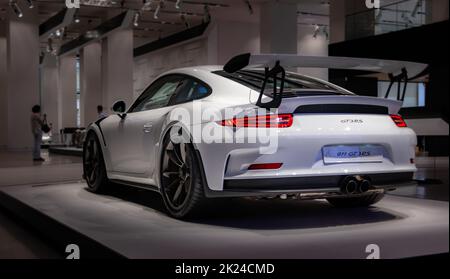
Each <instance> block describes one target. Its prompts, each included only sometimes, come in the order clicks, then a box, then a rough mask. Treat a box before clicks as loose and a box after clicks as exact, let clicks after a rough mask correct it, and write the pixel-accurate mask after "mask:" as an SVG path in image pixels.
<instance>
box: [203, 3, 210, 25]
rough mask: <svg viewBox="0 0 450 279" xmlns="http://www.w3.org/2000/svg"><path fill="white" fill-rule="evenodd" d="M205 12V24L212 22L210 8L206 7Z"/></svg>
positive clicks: (204, 7)
mask: <svg viewBox="0 0 450 279" xmlns="http://www.w3.org/2000/svg"><path fill="white" fill-rule="evenodd" d="M203 12H204V14H205V15H204V18H203V20H204V22H210V21H211V14H210V13H209V6H208V5H205V6H203Z"/></svg>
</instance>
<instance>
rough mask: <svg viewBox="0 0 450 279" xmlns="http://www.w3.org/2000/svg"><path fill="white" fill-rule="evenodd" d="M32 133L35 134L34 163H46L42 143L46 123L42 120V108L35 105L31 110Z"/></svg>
mask: <svg viewBox="0 0 450 279" xmlns="http://www.w3.org/2000/svg"><path fill="white" fill-rule="evenodd" d="M31 111H32V114H31V133H32V134H33V161H38V162H43V161H45V160H44V159H43V158H42V157H41V142H42V124H44V122H43V121H42V118H41V106H39V105H35V106H33V108H32V109H31Z"/></svg>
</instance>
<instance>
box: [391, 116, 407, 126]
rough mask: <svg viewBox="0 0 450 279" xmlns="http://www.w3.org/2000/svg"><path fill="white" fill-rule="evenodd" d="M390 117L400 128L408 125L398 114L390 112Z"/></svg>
mask: <svg viewBox="0 0 450 279" xmlns="http://www.w3.org/2000/svg"><path fill="white" fill-rule="evenodd" d="M391 118H392V120H393V121H394V123H395V125H397V127H400V128H404V127H408V125H406V122H405V120H403V117H401V116H400V115H397V114H391Z"/></svg>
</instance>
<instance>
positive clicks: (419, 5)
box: [411, 0, 422, 17]
mask: <svg viewBox="0 0 450 279" xmlns="http://www.w3.org/2000/svg"><path fill="white" fill-rule="evenodd" d="M421 8H422V0H417V3H416V5H415V6H414V9H413V10H412V12H411V16H412V17H416V15H417V13H418V12H419V9H421Z"/></svg>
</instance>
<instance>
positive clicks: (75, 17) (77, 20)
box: [73, 10, 80, 23]
mask: <svg viewBox="0 0 450 279" xmlns="http://www.w3.org/2000/svg"><path fill="white" fill-rule="evenodd" d="M73 21H74V22H75V23H79V22H80V17H79V16H78V10H77V11H76V12H75V15H74V16H73Z"/></svg>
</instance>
